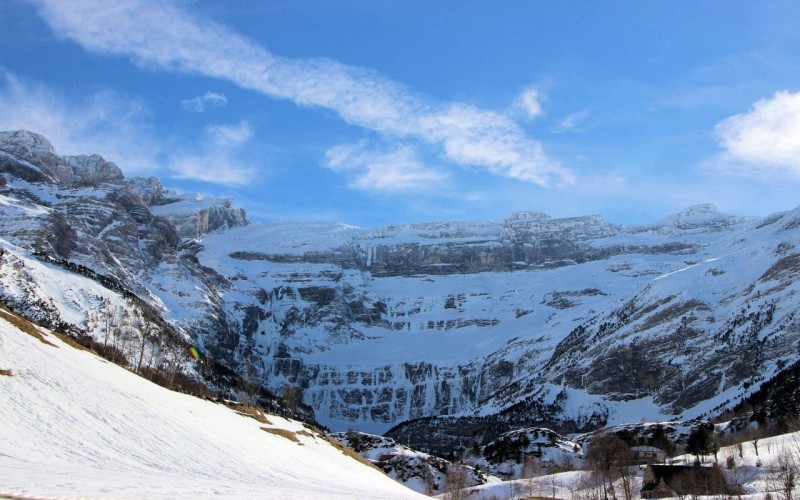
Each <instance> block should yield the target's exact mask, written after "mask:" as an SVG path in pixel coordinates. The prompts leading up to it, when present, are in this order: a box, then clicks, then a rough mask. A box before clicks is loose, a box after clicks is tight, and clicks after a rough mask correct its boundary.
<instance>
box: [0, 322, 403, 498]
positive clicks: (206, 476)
mask: <svg viewBox="0 0 800 500" xmlns="http://www.w3.org/2000/svg"><path fill="white" fill-rule="evenodd" d="M5 314H6V313H2V314H0V368H2V369H6V370H9V369H10V370H11V371H12V373H13V374H12V375H11V376H3V375H0V442H2V448H0V496H3V494H4V493H5V494H14V495H20V494H22V495H37V496H44V495H47V496H56V495H57V496H74V497H78V496H80V497H84V498H85V497H103V498H107V497H114V498H208V497H212V496H214V497H221V498H375V499H386V498H415V497H417V495H416V494H415V493H414V492H412V491H411V490H408V489H407V488H405V487H403V486H402V485H400V484H398V483H396V482H394V481H393V480H391V479H390V478H389V477H387V476H385V475H383V474H382V473H380V472H378V471H376V470H374V469H371V468H369V467H367V466H365V465H363V464H361V463H359V462H357V461H355V460H353V459H351V458H349V457H347V456H345V455H344V454H343V453H342V452H341V451H339V450H338V449H336V448H334V447H333V446H331V445H330V444H329V443H328V442H326V441H325V440H323V439H322V438H321V437H319V436H317V435H315V434H313V433H312V432H309V431H308V429H305V428H304V427H303V426H302V425H301V424H299V423H297V422H294V421H290V420H286V419H283V418H281V417H276V416H269V420H270V422H271V423H270V424H269V425H265V424H263V423H259V422H257V421H256V420H253V419H251V418H247V417H244V416H240V415H237V414H236V413H234V412H233V411H232V410H230V409H228V408H226V407H225V406H222V405H219V404H214V403H211V402H208V401H203V400H199V399H197V398H194V397H191V396H187V395H183V394H178V393H175V392H171V391H168V390H166V389H163V388H161V387H158V386H156V385H153V384H151V383H150V382H147V381H145V380H144V379H142V378H139V377H137V376H135V375H133V374H131V373H129V372H127V371H126V370H124V369H122V368H120V367H118V366H116V365H113V364H111V363H108V362H106V361H104V360H102V359H100V358H98V357H95V356H94V355H92V354H89V353H88V352H85V351H79V350H75V349H73V348H71V347H69V346H67V345H66V344H64V343H62V342H61V341H60V340H58V339H57V338H56V337H55V336H52V335H46V339H47V340H48V341H49V342H51V343H52V344H54V345H46V344H44V343H42V342H40V341H38V340H36V339H34V338H33V337H32V336H29V335H27V334H25V333H23V332H22V331H20V330H18V329H17V328H16V327H14V326H12V325H11V324H10V323H8V322H7V321H6V320H5V319H3V318H4V317H5ZM261 427H268V428H279V429H284V430H287V431H291V432H295V433H297V432H299V433H298V434H296V438H297V439H298V440H299V442H293V441H290V440H289V439H287V438H285V437H281V436H277V435H275V434H271V433H268V432H265V431H263V430H261V429H260V428H261Z"/></svg>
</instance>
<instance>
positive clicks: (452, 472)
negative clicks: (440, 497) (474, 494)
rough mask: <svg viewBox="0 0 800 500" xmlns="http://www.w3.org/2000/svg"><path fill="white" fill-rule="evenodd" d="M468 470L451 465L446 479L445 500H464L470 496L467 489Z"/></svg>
mask: <svg viewBox="0 0 800 500" xmlns="http://www.w3.org/2000/svg"><path fill="white" fill-rule="evenodd" d="M468 479H469V478H468V477H467V470H466V469H465V468H464V467H460V466H458V465H455V464H450V466H449V467H448V468H447V475H445V477H444V486H445V494H444V498H445V500H464V499H466V498H467V497H468V496H469V493H468V492H467V490H466V488H467V486H468Z"/></svg>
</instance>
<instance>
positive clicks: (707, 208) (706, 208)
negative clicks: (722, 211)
mask: <svg viewBox="0 0 800 500" xmlns="http://www.w3.org/2000/svg"><path fill="white" fill-rule="evenodd" d="M705 214H719V211H718V210H717V207H716V205H714V204H712V203H701V204H699V205H692V206H690V207H688V208H684V209H683V210H681V211H680V212H678V214H677V215H678V216H680V217H683V216H692V215H705Z"/></svg>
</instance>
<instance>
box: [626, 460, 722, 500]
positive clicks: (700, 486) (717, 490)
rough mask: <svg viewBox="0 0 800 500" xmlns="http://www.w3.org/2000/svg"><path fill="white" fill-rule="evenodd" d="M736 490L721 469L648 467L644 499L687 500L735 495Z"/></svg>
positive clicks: (643, 487) (688, 466)
mask: <svg viewBox="0 0 800 500" xmlns="http://www.w3.org/2000/svg"><path fill="white" fill-rule="evenodd" d="M734 493H735V490H734V488H731V487H730V486H729V485H728V482H727V481H726V480H725V474H723V473H722V470H721V469H720V468H719V467H716V466H711V467H703V466H701V465H665V464H651V465H648V466H647V469H646V470H645V472H644V479H643V480H642V491H641V496H642V498H669V497H675V496H679V497H684V496H690V495H691V496H700V495H703V496H708V495H715V496H717V495H725V496H727V495H732V494H734Z"/></svg>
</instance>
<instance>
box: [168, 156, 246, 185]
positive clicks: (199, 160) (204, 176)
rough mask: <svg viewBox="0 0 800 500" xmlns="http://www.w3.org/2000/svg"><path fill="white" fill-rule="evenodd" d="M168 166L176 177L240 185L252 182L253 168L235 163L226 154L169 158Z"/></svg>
mask: <svg viewBox="0 0 800 500" xmlns="http://www.w3.org/2000/svg"><path fill="white" fill-rule="evenodd" d="M169 168H170V171H171V175H172V177H174V178H176V179H192V180H198V181H203V182H209V183H212V184H223V185H231V186H242V185H245V184H248V183H250V182H252V180H253V176H254V175H255V174H256V172H255V170H254V169H252V168H249V167H243V166H241V165H236V164H235V163H234V162H233V161H232V160H231V159H230V158H229V156H228V155H227V154H225V153H219V152H210V153H208V154H206V155H204V156H199V155H188V156H174V157H172V158H170V161H169Z"/></svg>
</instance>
